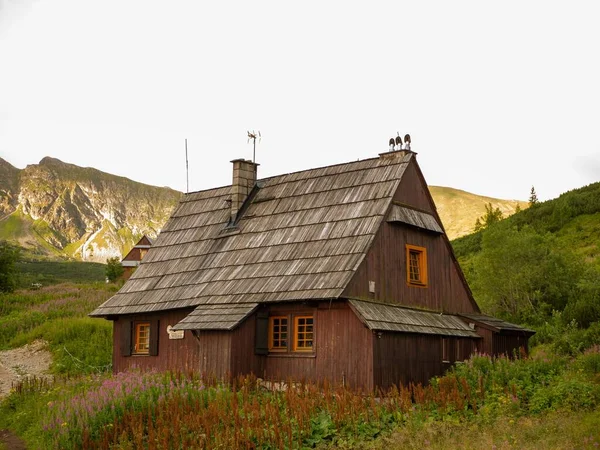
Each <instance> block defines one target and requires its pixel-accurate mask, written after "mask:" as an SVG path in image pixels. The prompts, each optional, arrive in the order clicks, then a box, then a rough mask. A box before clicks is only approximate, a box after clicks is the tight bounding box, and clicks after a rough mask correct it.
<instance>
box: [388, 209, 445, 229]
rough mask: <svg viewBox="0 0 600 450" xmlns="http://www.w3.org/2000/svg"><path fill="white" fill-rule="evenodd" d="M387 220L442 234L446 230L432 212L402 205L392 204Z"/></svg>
mask: <svg viewBox="0 0 600 450" xmlns="http://www.w3.org/2000/svg"><path fill="white" fill-rule="evenodd" d="M387 221H388V222H402V223H406V224H408V225H412V226H415V227H418V228H422V229H424V230H429V231H433V232H435V233H440V234H441V233H443V232H444V230H443V229H442V227H441V226H440V224H439V223H438V221H437V219H436V218H435V217H434V216H433V215H432V214H429V213H426V212H423V211H417V210H416V209H413V208H407V207H404V206H400V205H392V208H391V210H390V214H389V216H388V219H387Z"/></svg>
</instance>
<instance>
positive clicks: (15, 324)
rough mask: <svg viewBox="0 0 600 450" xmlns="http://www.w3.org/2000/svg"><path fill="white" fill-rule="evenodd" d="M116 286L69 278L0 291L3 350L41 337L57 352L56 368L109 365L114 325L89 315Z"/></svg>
mask: <svg viewBox="0 0 600 450" xmlns="http://www.w3.org/2000/svg"><path fill="white" fill-rule="evenodd" d="M114 291H115V287H114V286H112V285H106V284H105V283H97V284H72V283H66V284H59V285H54V286H47V287H43V288H41V289H39V290H20V291H17V292H14V293H12V294H0V350H4V349H8V348H14V347H19V346H21V345H25V344H28V343H30V342H32V341H33V340H35V339H43V340H45V341H46V342H48V345H49V349H50V351H51V352H52V354H53V364H52V370H53V372H54V373H65V374H70V375H76V374H81V373H89V372H94V371H98V370H106V369H107V368H108V366H109V365H110V363H111V354H112V325H111V323H110V322H108V321H104V320H99V319H91V318H89V317H87V314H89V312H91V311H92V310H93V309H95V308H96V307H97V306H99V305H100V304H101V303H102V302H104V301H105V300H107V299H108V298H109V297H110V296H111V295H112V294H113V293H114Z"/></svg>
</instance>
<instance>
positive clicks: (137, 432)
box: [0, 348, 600, 449]
mask: <svg viewBox="0 0 600 450" xmlns="http://www.w3.org/2000/svg"><path fill="white" fill-rule="evenodd" d="M599 370H600V349H599V348H592V349H589V350H588V351H587V352H586V353H585V354H582V355H580V356H578V357H577V358H574V359H568V358H563V357H554V356H548V355H541V357H540V358H528V359H517V360H514V361H512V360H508V359H506V358H496V359H492V358H489V357H488V356H481V355H479V356H474V357H473V358H471V359H470V360H468V361H467V362H466V363H465V364H460V365H457V366H456V367H455V368H454V369H453V370H451V371H450V372H449V373H447V374H446V375H445V376H443V377H439V378H435V379H433V380H432V382H431V383H430V384H429V385H428V386H422V385H412V384H411V385H408V386H398V387H396V388H394V389H390V390H389V391H387V392H379V393H373V394H370V395H365V394H361V393H357V392H353V391H350V390H348V389H346V388H344V387H341V386H332V385H329V384H327V383H324V384H321V385H315V384H309V383H298V384H293V383H288V384H287V388H285V389H282V390H280V389H275V388H274V387H273V386H275V385H271V386H270V387H265V384H264V383H260V382H259V380H257V379H256V378H253V377H251V376H250V377H244V378H237V379H234V380H231V381H230V382H228V383H220V382H217V381H215V380H211V379H206V378H204V379H203V378H200V377H199V375H198V374H195V373H185V374H184V373H170V372H166V373H158V372H154V371H148V372H142V371H131V372H126V373H120V374H117V375H114V376H111V375H108V374H105V375H100V376H98V375H96V376H87V377H85V378H81V377H79V378H76V379H71V380H59V383H60V384H59V385H57V387H52V388H49V387H48V386H40V387H39V389H40V395H38V400H37V401H38V402H45V403H44V406H45V408H42V409H43V411H44V412H43V413H36V414H37V415H36V416H35V420H29V422H28V423H30V424H31V426H30V428H29V429H27V430H25V431H24V435H25V436H27V435H29V436H30V442H31V443H32V444H33V445H34V446H37V447H40V448H61V449H75V448H86V449H87V448H90V449H92V448H99V449H109V448H110V449H171V448H173V449H178V448H207V449H208V448H211V449H212V448H236V449H238V448H261V449H301V448H314V447H319V446H321V447H323V446H337V448H354V447H361V448H362V447H364V446H366V445H367V444H368V442H371V441H373V440H374V439H379V440H380V442H387V441H389V440H390V439H391V441H390V442H393V441H394V439H396V441H398V439H400V440H402V442H403V440H404V439H405V438H407V436H410V439H411V442H412V444H410V445H409V444H406V443H405V442H404V443H403V445H401V446H399V447H398V448H418V447H416V444H415V443H417V442H418V443H420V444H421V445H422V447H426V446H428V445H429V444H427V445H423V444H425V441H424V439H423V438H422V436H421V438H417V430H425V431H423V432H424V433H425V434H424V436H429V440H428V442H430V443H432V442H436V441H437V442H438V444H441V436H440V432H441V430H454V432H455V433H456V432H458V431H457V430H459V429H463V430H465V432H467V433H468V432H469V431H468V430H469V429H480V428H484V429H492V428H493V427H494V426H495V425H496V424H500V425H501V426H503V427H504V432H503V433H504V434H502V433H496V434H494V433H491V434H492V436H493V438H492V441H493V442H496V441H497V439H501V438H503V436H509V437H510V436H513V435H512V434H506V433H507V432H508V431H509V425H508V424H510V423H512V424H514V423H517V422H520V423H530V422H532V421H538V422H539V423H542V419H543V418H544V417H546V416H548V415H549V414H550V415H552V414H554V415H555V416H551V417H566V418H568V417H570V415H572V414H583V416H582V417H588V416H587V415H586V414H587V412H589V413H590V414H592V413H593V412H594V411H596V410H597V408H598V406H600V377H599V375H600V372H599ZM32 391H35V386H33V387H32V386H26V387H24V388H23V389H21V391H18V390H17V391H15V392H14V393H13V394H12V395H11V397H10V402H9V403H11V402H12V404H13V405H14V406H15V411H21V410H20V409H19V408H20V406H19V405H21V404H22V403H24V402H27V401H33V400H32V398H33V397H32V394H31V392H32ZM31 406H32V405H31V404H30V405H29V407H30V408H31ZM2 408H6V404H3V406H2ZM2 408H0V416H1V415H2V413H3V412H4V411H3V410H2ZM13 417H14V414H13ZM511 421H512V422H511ZM528 421H529V422H528ZM593 423H598V421H597V420H596V421H595V422H592V424H591V425H590V426H586V427H585V428H582V429H581V431H580V432H577V433H576V436H577V439H579V443H580V444H584V443H585V444H586V445H587V444H589V445H594V444H600V439H597V435H588V434H585V433H588V432H589V431H590V429H591V430H594V428H593ZM434 424H438V425H434ZM0 426H6V425H4V424H3V421H2V419H0ZM394 430H396V431H395V432H394ZM392 432H394V434H392ZM574 433H575V432H574ZM582 433H583V434H582ZM530 435H531V436H532V437H531V439H533V437H534V436H535V433H533V432H532V433H530ZM394 436H396V438H394ZM398 436H401V438H400V437H398ZM527 436H529V435H527V433H522V434H520V435H518V437H517V435H515V436H513V437H510V438H509V441H507V442H508V444H507V445H506V446H500V447H501V448H519V445H520V444H522V443H521V442H520V441H519V439H525V438H527ZM384 437H385V439H384ZM511 439H512V440H511ZM527 439H528V438H527ZM584 440H585V441H584ZM482 442H483V441H482ZM502 442H503V441H502ZM413 444H415V446H412V447H411V445H413ZM494 445H495V444H494ZM586 445H582V448H586ZM37 447H36V448H37ZM422 447H421V448H422ZM374 448H381V447H374ZM438 448H443V447H440V446H438ZM589 448H592V447H589Z"/></svg>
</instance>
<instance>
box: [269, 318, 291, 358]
mask: <svg viewBox="0 0 600 450" xmlns="http://www.w3.org/2000/svg"><path fill="white" fill-rule="evenodd" d="M289 336H290V320H289V317H288V316H270V317H269V351H270V352H285V351H287V349H288V339H289Z"/></svg>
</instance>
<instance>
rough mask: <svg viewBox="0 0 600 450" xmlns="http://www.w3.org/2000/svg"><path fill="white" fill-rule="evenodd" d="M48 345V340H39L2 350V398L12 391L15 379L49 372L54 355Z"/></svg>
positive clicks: (0, 384)
mask: <svg viewBox="0 0 600 450" xmlns="http://www.w3.org/2000/svg"><path fill="white" fill-rule="evenodd" d="M46 347H47V344H46V342H44V341H41V340H37V341H34V342H32V343H31V344H27V345H24V346H23V347H19V348H15V349H12V350H4V351H0V399H2V398H3V397H4V396H5V395H7V394H8V393H9V392H10V388H11V386H12V383H14V382H15V381H18V380H19V379H21V378H23V377H27V376H32V375H35V376H38V377H39V376H44V375H46V374H47V372H48V368H49V367H50V363H51V362H52V355H51V354H50V352H49V351H48V350H47V349H46Z"/></svg>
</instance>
